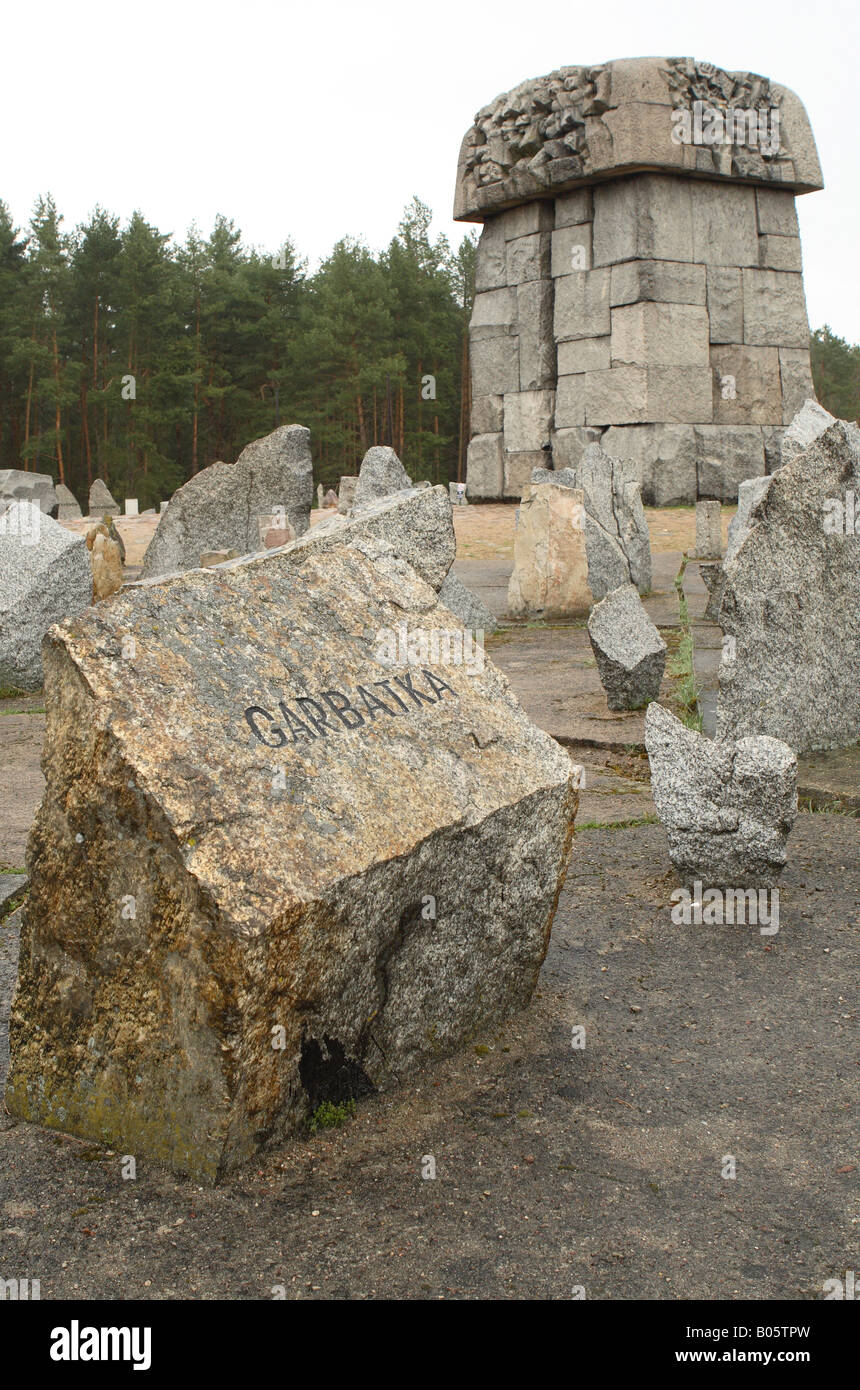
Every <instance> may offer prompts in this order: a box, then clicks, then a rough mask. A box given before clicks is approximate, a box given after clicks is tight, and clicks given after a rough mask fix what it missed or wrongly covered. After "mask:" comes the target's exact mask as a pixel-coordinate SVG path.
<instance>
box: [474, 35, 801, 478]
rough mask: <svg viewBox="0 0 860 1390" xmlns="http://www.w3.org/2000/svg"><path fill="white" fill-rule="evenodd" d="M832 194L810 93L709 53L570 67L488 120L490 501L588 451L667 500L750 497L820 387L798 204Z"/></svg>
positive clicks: (485, 442)
mask: <svg viewBox="0 0 860 1390" xmlns="http://www.w3.org/2000/svg"><path fill="white" fill-rule="evenodd" d="M822 187H823V184H822V178H821V168H820V165H819V162H818V155H817V152H816V149H815V141H814V139H813V136H812V131H811V129H810V125H809V120H808V117H807V115H806V111H805V110H804V107H803V105H802V103H801V102H800V101H799V100H798V98H797V97H796V96H795V94H794V93H793V92H791V91H789V90H788V89H787V88H785V87H780V86H778V85H776V84H775V83H773V82H771V81H769V79H768V78H766V77H758V76H755V75H753V74H751V73H745V72H723V71H722V70H721V69H719V68H715V67H714V66H713V65H712V64H710V63H698V62H695V61H693V60H692V59H690V58H632V59H624V60H621V61H618V62H612V63H608V64H606V65H605V66H601V67H591V68H583V67H569V68H559V69H558V70H557V71H556V72H552V73H550V74H549V75H548V76H547V77H540V78H536V79H535V80H533V81H530V82H524V83H522V84H521V85H520V86H519V87H515V88H514V90H513V91H511V92H508V93H506V94H505V95H504V96H500V97H498V98H497V99H496V100H495V101H494V102H492V103H491V104H490V105H489V106H485V107H484V108H483V110H481V111H479V112H478V115H477V116H476V118H475V124H474V125H473V126H472V128H471V130H469V131H468V133H467V134H466V136H465V139H464V140H463V145H462V149H461V152H460V163H459V168H458V173H457V193H456V200H455V206H454V216H455V218H457V219H458V220H460V221H466V222H483V224H484V225H483V231H482V233H481V238H480V243H479V246H478V261H477V278H476V286H475V287H476V294H475V306H474V312H473V314H472V320H471V326H470V345H471V371H472V417H471V434H472V438H471V443H470V445H469V453H468V465H467V481H468V490H469V493H470V495H471V496H472V497H484V498H500V497H520V496H521V494H522V492H523V490H524V488H525V486H526V484H527V483H528V481H529V477H530V474H531V470H532V468H534V467H536V466H538V467H546V466H547V463H548V460H549V459H551V460H552V462H553V464H554V466H555V468H563V467H565V466H567V465H573V464H575V463H576V462H577V461H578V459H579V456H580V454H581V453H582V451H583V449H584V447H585V446H586V444H588V443H589V442H590V441H591V440H593V439H597V438H600V439H601V442H602V444H603V447H604V448H605V449H606V450H607V451H608V452H609V453H610V454H613V455H615V456H617V457H620V458H628V459H632V460H634V461H635V463H636V465H637V470H638V472H639V476H640V480H641V486H642V495H643V499H644V500H645V502H646V503H650V504H652V505H663V504H670V503H674V502H693V501H695V500H696V498H698V497H712V498H719V499H721V500H724V501H734V500H735V499H736V497H737V490H738V484H739V483H740V482H741V481H742V480H743V479H744V478H750V477H754V476H757V475H761V474H764V473H766V472H769V471H770V470H771V468H772V467H773V466H775V465H776V463H777V462H778V446H779V441H780V438H781V435H782V429H783V426H785V425H786V424H788V422H789V421H790V420H791V418H792V416H793V415H794V414H795V412H796V411H797V410H798V409H799V408H800V406H801V405H802V404H803V402H804V400H806V399H807V398H808V397H813V398H814V390H813V386H812V376H811V373H810V367H809V325H808V323H807V317H806V304H805V299H804V293H803V278H802V275H801V259H800V239H799V235H798V226H797V214H796V211H795V204H794V199H795V195H796V194H798V193H810V192H813V191H815V190H816V189H820V188H822Z"/></svg>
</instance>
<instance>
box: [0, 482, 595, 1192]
mask: <svg viewBox="0 0 860 1390" xmlns="http://www.w3.org/2000/svg"><path fill="white" fill-rule="evenodd" d="M446 500H447V499H446ZM345 529H346V528H344V530H345ZM353 539H354V544H353V545H351V546H347V545H345V544H343V543H340V544H336V545H333V546H331V547H328V548H325V549H324V550H322V551H321V550H319V549H314V548H313V547H308V548H306V549H304V550H302V551H301V552H299V550H298V547H299V546H300V545H301V542H296V543H295V545H294V547H293V549H292V552H291V553H289V554H288V553H287V552H286V551H283V552H270V553H269V554H267V555H265V556H261V557H253V558H245V559H244V560H243V561H239V562H236V564H235V566H234V567H232V568H231V567H229V566H227V567H221V568H220V569H217V570H203V569H199V570H192V571H188V572H185V573H183V574H180V575H176V576H172V577H169V578H166V579H161V580H155V581H150V582H149V583H147V584H145V585H142V586H139V587H137V588H133V589H132V588H127V589H124V590H123V591H122V592H121V593H120V594H116V595H114V597H113V598H111V599H109V600H108V601H107V602H106V603H104V604H99V605H98V606H97V607H96V608H94V609H93V610H92V611H91V613H89V614H87V615H86V616H85V617H84V618H83V619H81V620H79V621H77V622H74V623H69V624H65V625H63V626H62V627H61V628H59V629H57V630H56V631H55V633H54V634H53V635H52V638H51V641H50V643H49V644H47V654H46V663H47V676H48V678H47V688H46V696H45V699H46V708H47V728H46V737H45V760H44V766H45V772H46V778H47V786H46V790H45V797H44V801H43V803H42V806H41V809H40V811H39V813H38V816H37V820H36V826H35V830H34V833H33V836H32V838H31V841H30V847H29V853H28V871H29V874H30V880H31V891H30V898H29V905H28V909H27V912H26V916H25V920H24V928H23V934H22V950H21V967H20V974H19V980H18V989H17V993H16V996H15V1000H14V1004H13V1009H12V1016H11V1023H10V1044H11V1070H10V1077H9V1083H8V1089H7V1093H6V1099H7V1105H8V1107H9V1110H10V1112H11V1113H12V1114H14V1115H16V1116H18V1117H20V1118H22V1119H26V1120H31V1121H35V1122H38V1123H40V1124H43V1125H46V1126H49V1127H54V1128H59V1129H61V1130H64V1131H66V1132H70V1133H73V1134H77V1135H80V1136H83V1137H87V1138H90V1139H93V1140H95V1141H97V1142H100V1143H108V1144H110V1145H111V1146H112V1147H114V1148H115V1149H117V1150H118V1151H120V1152H123V1153H131V1154H135V1155H136V1156H137V1157H138V1158H141V1157H144V1158H147V1159H150V1160H156V1161H160V1162H164V1163H166V1164H169V1165H170V1166H171V1167H173V1168H174V1169H175V1170H177V1171H180V1172H185V1173H190V1174H192V1175H193V1176H194V1177H195V1178H197V1179H198V1180H211V1179H215V1178H217V1177H218V1176H219V1175H221V1174H222V1173H224V1172H226V1171H228V1170H230V1169H232V1168H234V1167H235V1166H236V1165H238V1164H240V1163H241V1162H242V1161H243V1160H245V1159H248V1158H250V1157H251V1156H252V1155H253V1154H254V1153H255V1152H256V1151H257V1150H258V1148H259V1147H260V1145H261V1144H263V1143H265V1142H270V1141H275V1142H277V1141H280V1140H282V1139H283V1138H284V1137H285V1136H287V1135H289V1134H290V1133H291V1132H292V1131H293V1130H294V1129H295V1128H296V1126H297V1125H299V1124H300V1123H301V1122H302V1121H303V1120H304V1119H305V1118H306V1116H307V1115H308V1114H309V1112H312V1111H313V1110H314V1108H315V1107H316V1106H317V1105H319V1104H320V1103H321V1102H322V1101H325V1100H329V1101H335V1102H340V1101H343V1100H345V1099H346V1098H347V1097H348V1096H351V1095H353V1096H354V1095H359V1094H361V1093H362V1092H363V1091H367V1090H369V1089H372V1088H373V1087H387V1086H390V1085H392V1084H395V1083H397V1082H399V1081H400V1079H401V1078H402V1077H404V1076H406V1075H408V1073H409V1072H410V1070H411V1069H412V1068H413V1067H415V1066H417V1065H418V1064H420V1063H422V1062H426V1061H428V1060H432V1059H434V1058H436V1057H438V1056H442V1055H444V1054H445V1053H448V1052H451V1051H452V1050H454V1049H456V1048H458V1047H459V1046H461V1045H462V1044H463V1043H465V1042H466V1041H467V1040H469V1039H471V1038H472V1037H474V1036H476V1035H477V1034H479V1033H480V1032H481V1031H482V1030H484V1029H487V1028H494V1027H496V1026H497V1025H498V1023H499V1022H500V1021H501V1020H502V1019H503V1018H504V1017H505V1016H506V1015H507V1014H509V1013H510V1012H511V1011H512V1010H515V1009H517V1008H520V1007H522V1006H524V1005H525V1004H526V1003H527V1001H528V999H529V997H530V995H531V993H532V990H533V988H534V986H535V983H536V981H537V977H538V972H539V969H540V965H541V962H542V960H543V957H544V954H545V951H546V948H547V944H548V940H549V932H550V926H551V922H552V917H553V913H554V910H555V905H556V902H557V899H558V894H559V891H560V889H561V884H562V881H563V877H564V872H565V868H566V863H567V858H568V854H569V852H570V846H571V841H572V831H573V817H574V814H575V809H576V798H577V793H576V786H577V784H578V782H579V773H580V770H579V769H577V768H576V767H575V765H573V764H572V763H571V761H570V758H569V756H568V754H567V753H566V752H565V751H564V750H563V749H561V748H559V747H558V745H557V744H556V743H555V742H554V741H553V740H552V739H551V738H550V737H549V736H548V735H546V734H544V733H543V732H541V731H540V730H538V729H536V728H535V727H534V726H533V725H532V724H531V723H530V722H529V720H528V718H527V717H526V715H525V714H524V712H523V710H522V709H521V707H520V706H519V704H518V703H517V701H516V700H515V698H514V697H513V695H512V694H511V692H510V689H509V687H508V684H507V681H506V679H505V677H504V676H503V675H502V674H501V673H500V672H498V671H497V670H495V669H494V668H493V667H492V666H491V665H490V664H489V663H486V662H485V663H484V664H483V669H478V668H474V669H469V670H464V668H463V667H462V666H458V665H456V664H451V663H444V664H435V665H434V664H433V662H432V657H431V660H430V661H429V662H428V661H426V660H422V658H421V656H420V652H421V649H422V644H424V650H425V651H426V650H427V647H426V639H427V637H428V634H430V635H431V637H432V632H433V631H434V630H436V629H450V626H451V614H450V612H449V611H448V610H447V609H446V608H444V607H443V606H442V605H441V604H440V603H439V602H438V599H437V595H436V593H435V592H434V590H433V589H432V588H430V587H429V586H428V585H427V584H426V583H425V582H424V581H423V580H421V579H420V578H419V577H418V576H417V575H416V574H415V572H414V571H413V570H412V569H411V568H410V567H409V566H408V565H407V564H405V562H404V561H403V560H401V559H400V558H399V557H397V556H395V555H394V554H393V553H392V552H391V551H390V549H387V548H386V547H385V546H384V545H383V544H381V543H380V542H377V541H373V540H370V539H367V538H365V539H363V540H362V539H357V538H353ZM401 625H402V626H403V627H405V629H406V651H407V657H406V659H405V660H401V658H400V656H399V655H395V657H394V658H393V659H388V658H385V656H384V654H383V652H384V648H385V643H384V641H383V638H384V636H385V634H386V633H388V634H391V632H392V631H395V632H396V631H397V630H398V629H399V628H400V627H401ZM430 651H431V653H432V641H431V643H430ZM416 654H419V655H418V659H419V662H420V664H419V665H413V664H410V662H409V657H410V656H413V655H416ZM165 673H169V675H168V677H167V678H166V675H165Z"/></svg>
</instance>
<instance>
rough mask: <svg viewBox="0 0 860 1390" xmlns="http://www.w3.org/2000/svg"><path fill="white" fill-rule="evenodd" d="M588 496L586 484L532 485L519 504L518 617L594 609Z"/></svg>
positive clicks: (511, 595)
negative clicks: (587, 536) (587, 545)
mask: <svg viewBox="0 0 860 1390" xmlns="http://www.w3.org/2000/svg"><path fill="white" fill-rule="evenodd" d="M585 524H586V516H585V500H584V496H583V493H582V489H581V488H570V487H564V486H563V485H559V483H558V481H557V480H556V481H553V482H551V483H531V484H529V486H528V487H527V488H526V490H525V492H524V494H523V499H522V502H521V503H520V505H519V507H518V508H517V524H516V528H515V530H514V568H513V573H512V574H511V577H510V580H509V582H508V612H509V614H510V615H511V617H513V618H526V617H537V618H573V617H582V616H584V615H585V614H586V613H588V612H589V610H590V608H591V605H592V603H593V602H594V595H593V594H592V592H591V589H590V588H589V584H588V556H587V553H586V548H585Z"/></svg>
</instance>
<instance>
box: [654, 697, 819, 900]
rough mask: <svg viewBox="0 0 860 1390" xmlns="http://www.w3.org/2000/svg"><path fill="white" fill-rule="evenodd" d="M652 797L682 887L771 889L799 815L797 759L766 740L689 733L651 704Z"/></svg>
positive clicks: (772, 740) (777, 742)
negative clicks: (721, 737)
mask: <svg viewBox="0 0 860 1390" xmlns="http://www.w3.org/2000/svg"><path fill="white" fill-rule="evenodd" d="M645 746H646V748H647V750H648V760H649V762H650V765H651V795H652V797H653V798H654V805H655V806H656V808H657V814H658V816H659V817H660V820H661V821H662V822H663V826H664V828H665V830H666V835H667V838H668V840H669V854H670V857H671V860H672V863H673V865H674V867H675V870H676V872H677V874H678V876H679V878H680V879H681V881H682V883H683V884H684V885H685V886H687V887H691V886H692V885H693V884H695V883H700V884H701V885H702V886H703V887H704V888H723V889H725V888H771V887H773V885H774V884H775V883H776V881H777V879H778V878H779V875H780V873H781V871H782V869H783V867H784V865H785V859H786V848H785V846H786V841H787V839H788V835H789V832H790V830H791V827H792V825H793V824H794V818H795V815H796V813H797V758H796V757H795V755H794V753H793V752H792V750H791V748H789V747H788V746H787V745H786V744H785V743H783V742H781V741H780V740H779V739H775V738H769V737H767V736H765V735H761V736H755V737H750V738H742V739H739V740H738V741H737V742H732V741H719V742H715V741H714V740H713V739H709V738H706V737H705V736H704V734H698V733H696V732H695V731H694V730H692V729H687V728H685V726H684V725H683V724H682V723H681V722H680V720H678V719H676V718H675V716H674V715H673V714H670V713H669V711H668V710H665V709H663V708H662V707H661V706H660V705H657V704H652V705H649V706H648V711H647V713H646V715H645Z"/></svg>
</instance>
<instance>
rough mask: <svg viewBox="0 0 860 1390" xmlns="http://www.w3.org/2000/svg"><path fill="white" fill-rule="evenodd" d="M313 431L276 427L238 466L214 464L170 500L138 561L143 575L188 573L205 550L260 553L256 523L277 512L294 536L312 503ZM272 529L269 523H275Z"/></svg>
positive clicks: (241, 457)
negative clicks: (186, 571) (284, 519)
mask: <svg viewBox="0 0 860 1390" xmlns="http://www.w3.org/2000/svg"><path fill="white" fill-rule="evenodd" d="M310 437H311V436H310V430H307V429H305V428H304V427H303V426H302V425H281V426H280V427H279V428H278V429H276V430H273V432H272V433H271V434H269V435H266V436H265V438H263V439H255V440H254V441H253V442H252V443H251V444H249V445H248V446H247V448H245V449H243V450H242V452H241V454H240V455H239V457H238V459H237V460H236V462H235V463H233V464H230V463H213V464H210V466H209V467H208V468H204V469H202V470H201V471H200V472H199V473H197V474H195V475H194V477H193V478H189V480H188V482H187V483H184V484H183V486H182V487H181V488H179V489H178V490H177V491H176V492H175V493H174V494H173V496H172V498H171V499H170V505H169V506H168V508H167V511H166V512H165V513H164V515H163V516H162V518H161V521H160V522H159V524H158V530H157V531H156V533H155V535H154V536H153V538H152V540H151V541H150V543H149V545H148V547H147V550H146V553H145V555H144V557H143V569H142V574H143V576H144V578H151V577H152V576H153V575H158V574H169V573H171V572H173V571H176V570H186V569H193V568H194V567H195V566H196V565H197V564H199V561H200V555H201V552H202V551H204V550H236V551H238V552H239V554H240V555H247V554H251V553H253V552H254V551H256V550H258V549H259V548H260V541H261V534H260V527H261V522H263V523H264V524H265V518H269V519H272V518H275V517H277V516H278V515H279V514H280V515H281V516H283V517H285V518H286V520H287V521H288V522H289V523H290V525H291V526H292V527H293V530H294V531H295V533H296V535H297V536H301V535H302V534H303V533H304V532H305V531H307V529H308V526H309V524H310V509H311V503H312V501H313V476H312V466H311V445H310ZM272 524H273V523H272Z"/></svg>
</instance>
